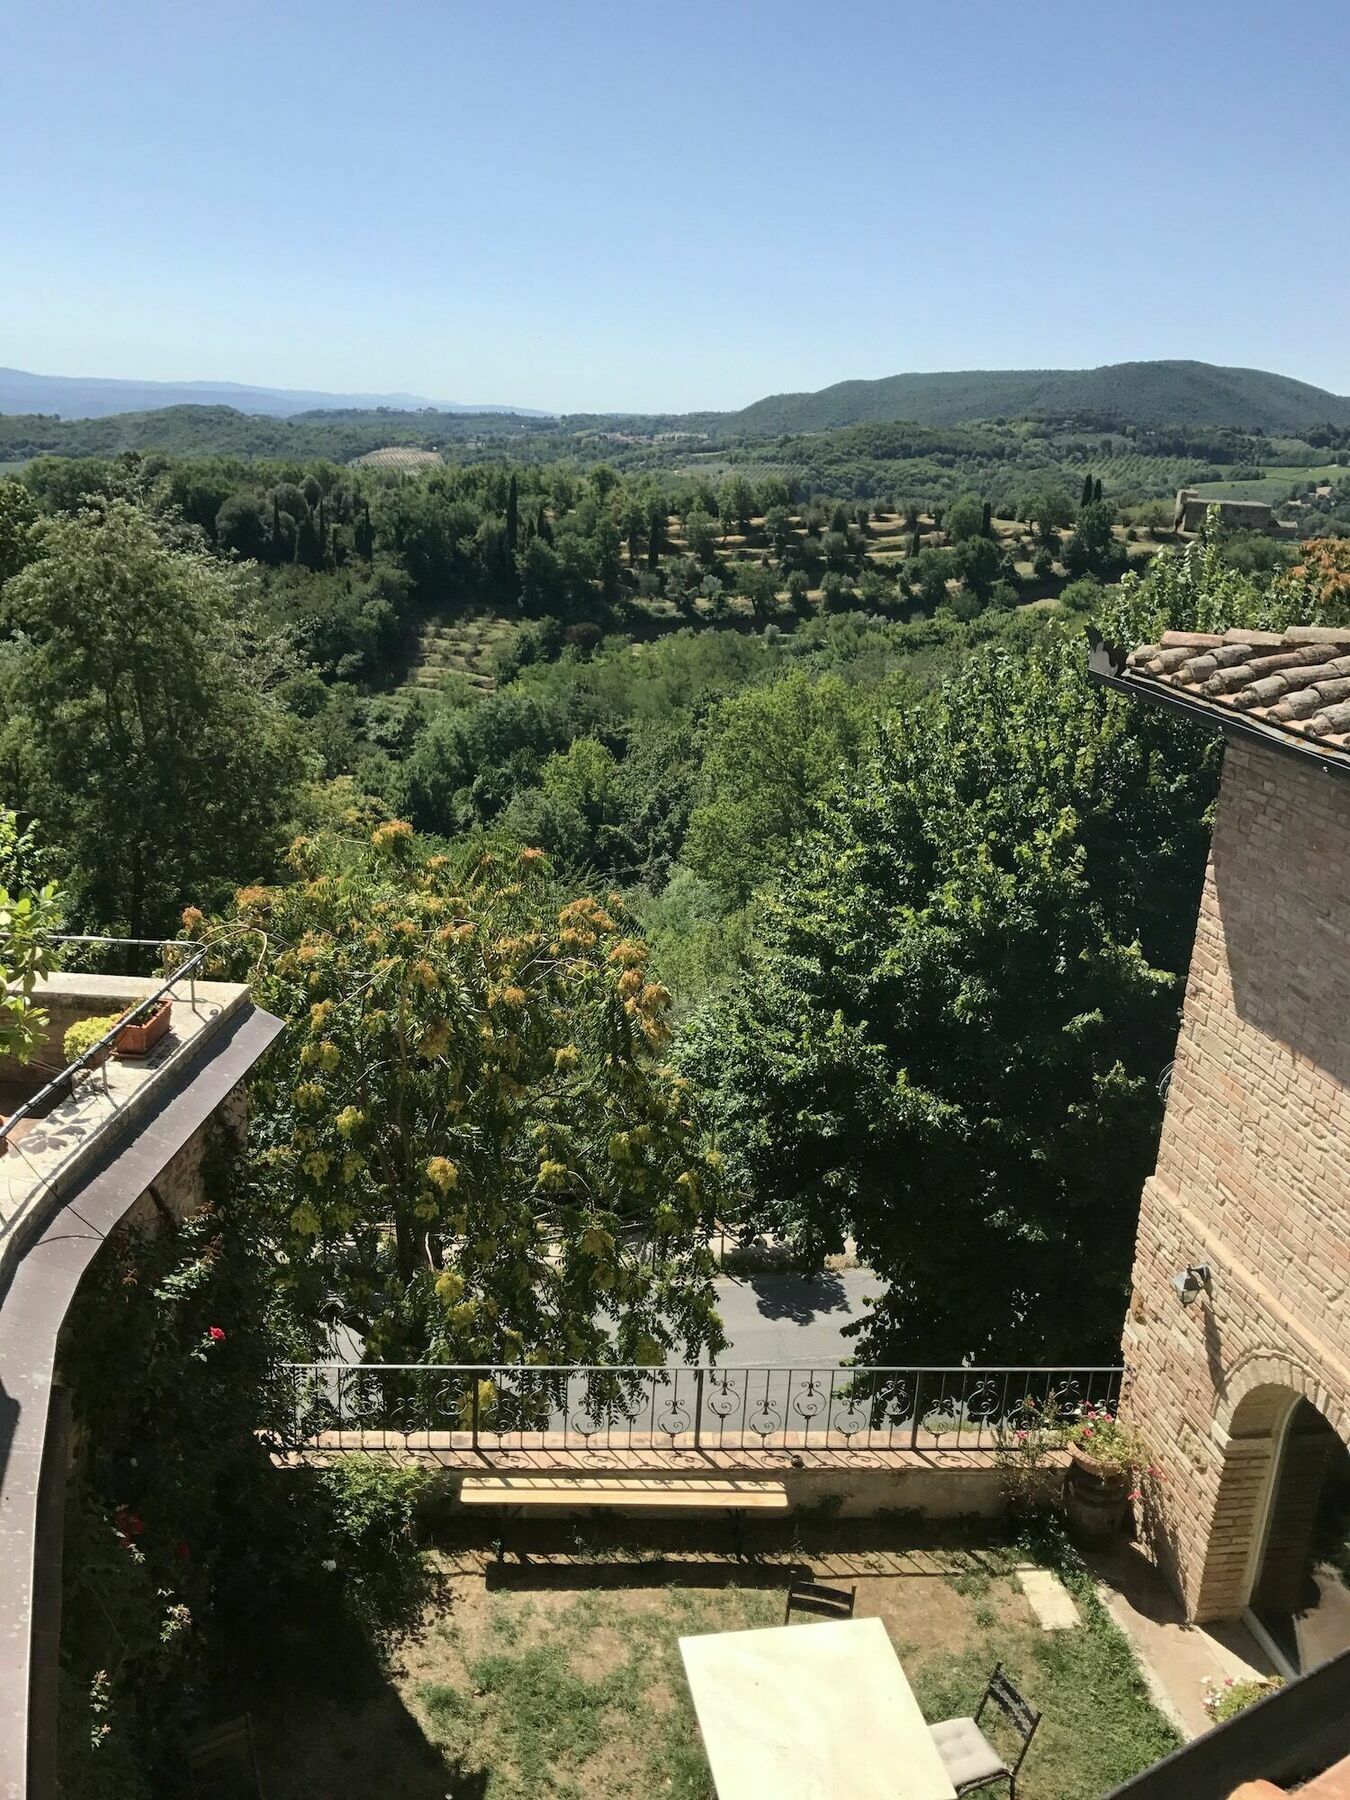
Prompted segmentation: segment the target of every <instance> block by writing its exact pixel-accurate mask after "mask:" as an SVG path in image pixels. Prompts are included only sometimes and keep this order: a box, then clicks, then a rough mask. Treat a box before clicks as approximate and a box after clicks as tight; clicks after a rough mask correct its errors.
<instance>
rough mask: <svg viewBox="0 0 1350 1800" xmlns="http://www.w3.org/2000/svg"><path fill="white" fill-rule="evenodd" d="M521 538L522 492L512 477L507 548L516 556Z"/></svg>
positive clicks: (507, 522)
mask: <svg viewBox="0 0 1350 1800" xmlns="http://www.w3.org/2000/svg"><path fill="white" fill-rule="evenodd" d="M519 537H520V492H519V489H518V488H517V486H516V478H515V475H514V474H512V476H511V485H510V487H509V488H508V489H507V490H506V547H507V549H508V550H509V551H510V552H511V554H512V555H513V556H514V555H515V553H516V544H517V541H518V540H519Z"/></svg>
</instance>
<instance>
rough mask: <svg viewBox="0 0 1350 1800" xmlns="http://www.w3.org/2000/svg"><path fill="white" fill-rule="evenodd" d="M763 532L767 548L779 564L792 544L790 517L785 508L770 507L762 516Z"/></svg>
mask: <svg viewBox="0 0 1350 1800" xmlns="http://www.w3.org/2000/svg"><path fill="white" fill-rule="evenodd" d="M764 530H765V532H766V533H767V535H768V539H769V548H770V549H771V550H772V551H773V553H774V555H775V556H776V557H777V558H778V560H779V562H780V563H781V562H782V560H783V557H784V555H785V553H786V551H787V548H788V545H789V544H790V543H791V542H792V515H791V514H790V513H789V512H788V509H787V507H786V506H772V507H770V508H769V510H768V512H767V513H766V514H765V515H764Z"/></svg>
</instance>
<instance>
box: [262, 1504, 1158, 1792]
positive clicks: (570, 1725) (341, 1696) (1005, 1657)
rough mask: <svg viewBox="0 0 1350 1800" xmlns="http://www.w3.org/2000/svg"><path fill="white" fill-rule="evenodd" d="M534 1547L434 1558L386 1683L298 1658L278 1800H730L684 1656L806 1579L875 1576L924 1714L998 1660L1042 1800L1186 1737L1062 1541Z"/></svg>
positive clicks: (283, 1686) (328, 1659)
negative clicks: (1064, 1592) (1054, 1615)
mask: <svg viewBox="0 0 1350 1800" xmlns="http://www.w3.org/2000/svg"><path fill="white" fill-rule="evenodd" d="M611 1523H612V1522H611ZM529 1541H530V1544H531V1549H530V1560H529V1562H528V1563H527V1564H524V1565H520V1564H516V1563H514V1562H511V1563H508V1564H507V1565H506V1566H505V1567H504V1568H502V1569H497V1568H495V1567H494V1566H493V1565H492V1564H491V1563H490V1562H489V1561H488V1560H487V1558H486V1555H485V1553H484V1552H483V1551H482V1550H481V1549H480V1548H477V1547H461V1548H460V1549H458V1550H455V1549H452V1548H443V1549H442V1550H440V1551H439V1552H435V1553H433V1555H434V1559H435V1561H436V1563H437V1565H438V1569H439V1573H440V1575H441V1577H442V1589H441V1598H440V1599H439V1600H438V1602H437V1604H436V1606H435V1607H434V1608H433V1609H432V1610H431V1611H430V1612H429V1613H428V1615H427V1618H426V1621H425V1627H424V1629H423V1631H422V1632H421V1634H420V1635H419V1636H418V1637H417V1639H416V1640H415V1641H413V1642H410V1643H408V1644H406V1645H404V1646H403V1648H402V1650H401V1652H400V1653H399V1655H398V1657H397V1658H396V1660H395V1662H394V1663H393V1664H392V1665H391V1666H387V1667H386V1668H385V1669H384V1670H383V1671H382V1672H381V1673H380V1676H379V1679H373V1678H372V1676H371V1672H370V1671H367V1675H366V1676H365V1677H364V1678H363V1680H362V1681H361V1682H360V1683H354V1682H353V1681H350V1680H348V1679H346V1678H345V1677H346V1666H347V1665H346V1663H345V1662H343V1663H342V1664H341V1665H340V1669H339V1666H338V1665H337V1664H335V1662H334V1658H333V1654H332V1650H331V1646H329V1645H326V1644H319V1643H317V1642H316V1646H315V1652H314V1655H313V1656H312V1657H306V1656H305V1655H304V1653H303V1652H300V1653H297V1649H296V1648H295V1647H292V1648H291V1649H290V1650H289V1652H288V1655H287V1658H286V1662H285V1666H284V1667H283V1669H282V1671H281V1678H280V1679H279V1680H278V1679H275V1678H274V1679H272V1680H270V1681H268V1682H267V1683H265V1684H259V1691H258V1692H257V1693H256V1694H255V1696H254V1697H253V1698H252V1702H251V1703H252V1705H253V1706H254V1709H255V1715H256V1716H257V1717H258V1721H259V1730H260V1741H261V1743H262V1747H263V1775H264V1784H265V1787H266V1791H267V1793H268V1794H269V1795H270V1796H272V1797H273V1800H301V1796H304V1797H305V1800H309V1797H310V1796H312V1795H313V1794H315V1793H322V1794H324V1796H325V1800H366V1797H367V1796H368V1795H369V1794H370V1793H372V1792H376V1791H379V1792H383V1793H390V1794H399V1795H401V1796H410V1797H412V1800H433V1796H434V1797H435V1800H444V1797H445V1796H447V1795H448V1796H451V1797H453V1800H651V1797H652V1796H658V1795H659V1796H671V1797H672V1800H712V1796H713V1790H712V1784H711V1779H710V1776H709V1773H708V1767H707V1762H706V1759H705V1757H704V1755H703V1750H702V1745H701V1742H700V1738H699V1733H698V1725H697V1720H696V1718H695V1716H694V1711H693V1706H692V1703H691V1701H690V1699H689V1694H688V1689H687V1687H686V1684H685V1680H684V1673H683V1667H682V1664H681V1661H680V1655H679V1642H678V1640H679V1639H680V1638H681V1637H682V1636H686V1635H691V1634H697V1633H701V1632H713V1631H743V1630H748V1629H752V1628H754V1627H759V1626H770V1625H778V1624H780V1623H781V1621H782V1616H783V1596H784V1590H785V1589H786V1587H787V1585H788V1582H789V1581H790V1580H791V1578H792V1576H793V1574H794V1573H797V1574H800V1573H801V1572H803V1571H804V1570H810V1572H811V1573H812V1574H814V1575H815V1576H816V1577H817V1578H818V1579H821V1580H824V1581H834V1582H837V1583H841V1584H850V1583H852V1582H857V1584H858V1602H857V1610H858V1614H859V1616H869V1615H870V1616H875V1617H879V1618H880V1619H881V1620H882V1622H883V1623H884V1624H885V1626H886V1629H887V1632H888V1633H889V1635H890V1639H891V1642H892V1643H893V1645H894V1646H895V1650H896V1654H897V1655H898V1656H899V1657H900V1658H901V1661H902V1662H903V1664H904V1668H905V1672H906V1674H907V1675H908V1677H909V1679H910V1682H911V1684H912V1686H913V1688H914V1691H915V1693H916V1695H917V1696H918V1699H919V1702H920V1705H921V1706H922V1708H923V1710H924V1713H925V1715H926V1716H927V1717H928V1718H930V1719H938V1718H944V1717H949V1716H951V1715H953V1714H960V1713H969V1712H970V1711H972V1710H973V1708H974V1706H975V1705H976V1703H977V1702H978V1699H979V1696H980V1694H981V1692H982V1690H983V1687H984V1683H985V1680H986V1679H987V1677H988V1674H989V1671H990V1670H991V1669H992V1667H993V1665H994V1663H995V1662H997V1661H1002V1662H1003V1663H1004V1665H1005V1667H1006V1668H1007V1670H1008V1672H1009V1674H1010V1675H1011V1676H1012V1678H1013V1679H1014V1680H1015V1681H1016V1682H1017V1684H1018V1686H1019V1687H1020V1688H1021V1689H1022V1691H1023V1692H1024V1693H1025V1694H1026V1696H1027V1698H1028V1699H1029V1700H1030V1701H1031V1702H1032V1704H1033V1705H1036V1706H1038V1707H1040V1708H1041V1709H1042V1711H1043V1712H1044V1714H1045V1719H1044V1722H1043V1724H1042V1725H1041V1728H1040V1731H1039V1733H1038V1735H1037V1738H1036V1740H1035V1742H1034V1744H1033V1745H1032V1748H1031V1751H1030V1754H1029V1756H1028V1758H1027V1762H1026V1765H1025V1768H1024V1771H1023V1776H1022V1778H1021V1779H1020V1780H1019V1783H1018V1788H1019V1792H1020V1793H1022V1794H1023V1795H1025V1800H1092V1797H1093V1796H1096V1795H1100V1794H1102V1793H1104V1792H1106V1791H1108V1790H1109V1789H1110V1788H1112V1787H1114V1786H1115V1785H1117V1784H1118V1783H1119V1782H1120V1781H1122V1780H1124V1779H1125V1778H1126V1777H1127V1776H1129V1775H1131V1774H1133V1773H1134V1772H1135V1771H1137V1770H1138V1769H1140V1768H1143V1767H1144V1766H1145V1765H1147V1764H1148V1763H1150V1762H1153V1761H1155V1760H1156V1759H1157V1758H1158V1757H1159V1756H1162V1755H1164V1754H1165V1753H1166V1752H1167V1751H1168V1750H1170V1749H1172V1748H1173V1747H1174V1744H1175V1742H1176V1740H1175V1737H1174V1735H1173V1733H1172V1730H1171V1727H1170V1726H1169V1725H1168V1724H1167V1723H1166V1722H1165V1721H1164V1720H1163V1719H1162V1718H1161V1717H1160V1716H1159V1715H1158V1714H1157V1713H1156V1712H1155V1711H1154V1709H1153V1707H1152V1705H1151V1703H1150V1701H1149V1699H1148V1695H1147V1692H1146V1690H1145V1688H1144V1685H1143V1681H1142V1678H1141V1677H1140V1675H1139V1673H1138V1670H1137V1668H1136V1666H1135V1663H1134V1660H1133V1657H1132V1655H1131V1652H1130V1650H1129V1647H1128V1646H1127V1644H1126V1642H1125V1640H1124V1639H1123V1638H1122V1637H1121V1636H1120V1635H1119V1633H1118V1632H1117V1631H1116V1629H1115V1627H1114V1625H1113V1624H1112V1623H1111V1621H1110V1619H1109V1618H1108V1617H1107V1615H1106V1613H1105V1612H1104V1610H1103V1609H1102V1607H1101V1606H1100V1604H1099V1602H1098V1601H1097V1598H1096V1594H1095V1590H1094V1588H1093V1586H1092V1583H1091V1581H1090V1580H1089V1579H1088V1578H1087V1577H1086V1575H1085V1574H1083V1573H1082V1572H1081V1571H1080V1570H1078V1567H1077V1563H1076V1559H1074V1558H1073V1557H1072V1555H1071V1554H1070V1555H1067V1556H1066V1555H1065V1553H1063V1552H1062V1551H1061V1550H1060V1549H1059V1548H1058V1547H1056V1546H1054V1545H1051V1546H1048V1547H1042V1548H1040V1549H1039V1550H1036V1551H1032V1552H1027V1551H1025V1550H1024V1549H1020V1548H1017V1547H1014V1546H1012V1545H1010V1544H1008V1543H1006V1542H1004V1543H999V1542H991V1534H990V1531H989V1530H988V1529H987V1528H984V1529H977V1528H972V1529H971V1530H966V1531H962V1530H960V1529H958V1528H956V1527H952V1528H950V1529H948V1530H946V1531H937V1530H935V1529H934V1528H933V1527H931V1526H928V1525H925V1524H924V1523H923V1522H922V1521H916V1520H914V1519H912V1518H908V1517H905V1516H904V1515H897V1516H895V1517H892V1518H882V1519H877V1520H868V1521H851V1520H838V1519H833V1518H830V1517H828V1516H826V1515H825V1514H823V1513H822V1514H819V1515H817V1516H814V1517H798V1518H797V1519H794V1520H793V1522H792V1524H791V1525H790V1526H789V1527H787V1528H784V1529H781V1530H778V1531H777V1532H776V1533H774V1534H770V1533H768V1532H767V1531H766V1532H764V1533H762V1534H761V1535H760V1536H759V1538H758V1540H757V1541H758V1544H759V1555H758V1556H757V1557H756V1558H755V1559H754V1560H753V1561H751V1562H749V1563H732V1562H729V1561H727V1560H726V1558H725V1555H724V1546H723V1541H722V1537H721V1536H719V1535H718V1534H717V1529H716V1522H715V1521H714V1522H713V1523H712V1524H710V1525H709V1526H708V1528H707V1530H706V1531H705V1532H703V1533H701V1534H700V1537H699V1540H698V1543H699V1545H700V1546H701V1547H699V1548H695V1547H693V1546H691V1544H690V1541H689V1527H688V1525H687V1524H685V1523H684V1522H679V1523H672V1524H670V1525H668V1526H666V1527H662V1526H661V1525H659V1524H658V1523H657V1522H654V1521H653V1522H651V1523H650V1525H649V1526H644V1527H643V1528H642V1530H641V1531H640V1533H639V1532H638V1531H637V1530H636V1528H635V1529H634V1536H633V1537H630V1538H627V1539H621V1538H619V1537H617V1536H616V1535H615V1534H614V1532H613V1530H606V1529H605V1522H600V1523H598V1524H596V1525H592V1523H591V1522H590V1521H584V1522H582V1521H574V1522H570V1523H568V1524H558V1525H556V1526H552V1527H548V1526H544V1525H543V1524H541V1525H539V1526H538V1528H537V1530H535V1531H532V1534H531V1537H530V1540H529ZM1027 1560H1036V1561H1039V1562H1041V1563H1043V1564H1048V1565H1050V1566H1056V1567H1058V1568H1059V1569H1060V1571H1061V1573H1062V1575H1063V1578H1064V1579H1065V1580H1066V1581H1067V1582H1068V1584H1069V1585H1070V1587H1071V1588H1072V1590H1073V1592H1074V1597H1075V1599H1076V1600H1077V1603H1078V1607H1079V1611H1080V1615H1081V1617H1082V1620H1083V1623H1082V1625H1081V1626H1080V1627H1079V1628H1078V1629H1077V1630H1074V1631H1070V1632H1058V1633H1044V1632H1042V1631H1041V1630H1040V1628H1039V1626H1038V1624H1037V1622H1036V1620H1035V1617H1034V1615H1033V1614H1032V1612H1031V1609H1030V1607H1029V1606H1028V1604H1027V1602H1026V1599H1025V1596H1024V1595H1023V1594H1022V1591H1021V1589H1020V1587H1019V1586H1018V1584H1017V1581H1016V1579H1015V1571H1016V1568H1017V1566H1018V1564H1019V1562H1022V1561H1027ZM793 1629H794V1630H810V1629H811V1626H810V1625H809V1624H805V1623H801V1624H797V1625H794V1627H793ZM316 1635H317V1634H316ZM291 1669H294V1670H296V1671H297V1672H296V1673H294V1674H291V1673H288V1672H287V1671H288V1670H291ZM300 1671H303V1675H302V1674H301V1673H300ZM302 1680H303V1687H302V1686H301V1682H302ZM377 1771H378V1775H377V1774H376V1772H377ZM372 1780H375V1781H376V1783H377V1785H376V1786H375V1787H372V1786H371V1785H370V1783H371V1781H372Z"/></svg>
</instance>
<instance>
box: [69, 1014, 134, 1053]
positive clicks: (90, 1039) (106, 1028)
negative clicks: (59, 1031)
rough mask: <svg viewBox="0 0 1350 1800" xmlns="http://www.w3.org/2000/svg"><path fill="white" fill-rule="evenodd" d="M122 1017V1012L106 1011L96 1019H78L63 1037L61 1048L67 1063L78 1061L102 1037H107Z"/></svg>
mask: <svg viewBox="0 0 1350 1800" xmlns="http://www.w3.org/2000/svg"><path fill="white" fill-rule="evenodd" d="M120 1017H121V1014H120V1013H106V1014H104V1015H102V1016H101V1017H99V1018H95V1019H77V1020H76V1022H75V1023H74V1024H73V1025H72V1026H71V1028H70V1030H69V1031H68V1032H67V1033H66V1035H65V1036H64V1037H63V1038H62V1039H61V1050H62V1053H63V1054H64V1056H65V1059H66V1061H67V1063H74V1062H78V1061H79V1060H80V1058H81V1057H82V1056H84V1055H85V1054H86V1052H87V1051H90V1050H92V1049H93V1047H94V1045H95V1044H96V1043H98V1041H99V1039H100V1038H105V1037H107V1035H108V1033H109V1032H110V1031H111V1030H112V1028H113V1026H114V1025H115V1024H116V1023H117V1021H118V1019H119V1018H120Z"/></svg>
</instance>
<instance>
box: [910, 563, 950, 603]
mask: <svg viewBox="0 0 1350 1800" xmlns="http://www.w3.org/2000/svg"><path fill="white" fill-rule="evenodd" d="M905 567H906V571H907V573H908V575H909V578H910V580H911V582H912V583H913V584H914V592H915V594H916V595H917V597H918V599H919V602H920V604H921V605H923V606H926V607H928V608H930V609H931V608H933V607H935V606H941V604H942V602H943V601H944V600H945V599H946V598H947V583H948V582H949V581H950V580H951V579H952V578H953V576H954V575H955V574H956V563H955V560H954V558H953V555H952V552H951V551H950V550H933V549H928V550H920V551H918V552H917V554H915V555H913V556H911V557H910V558H909V560H908V562H907V563H906V565H905Z"/></svg>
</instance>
